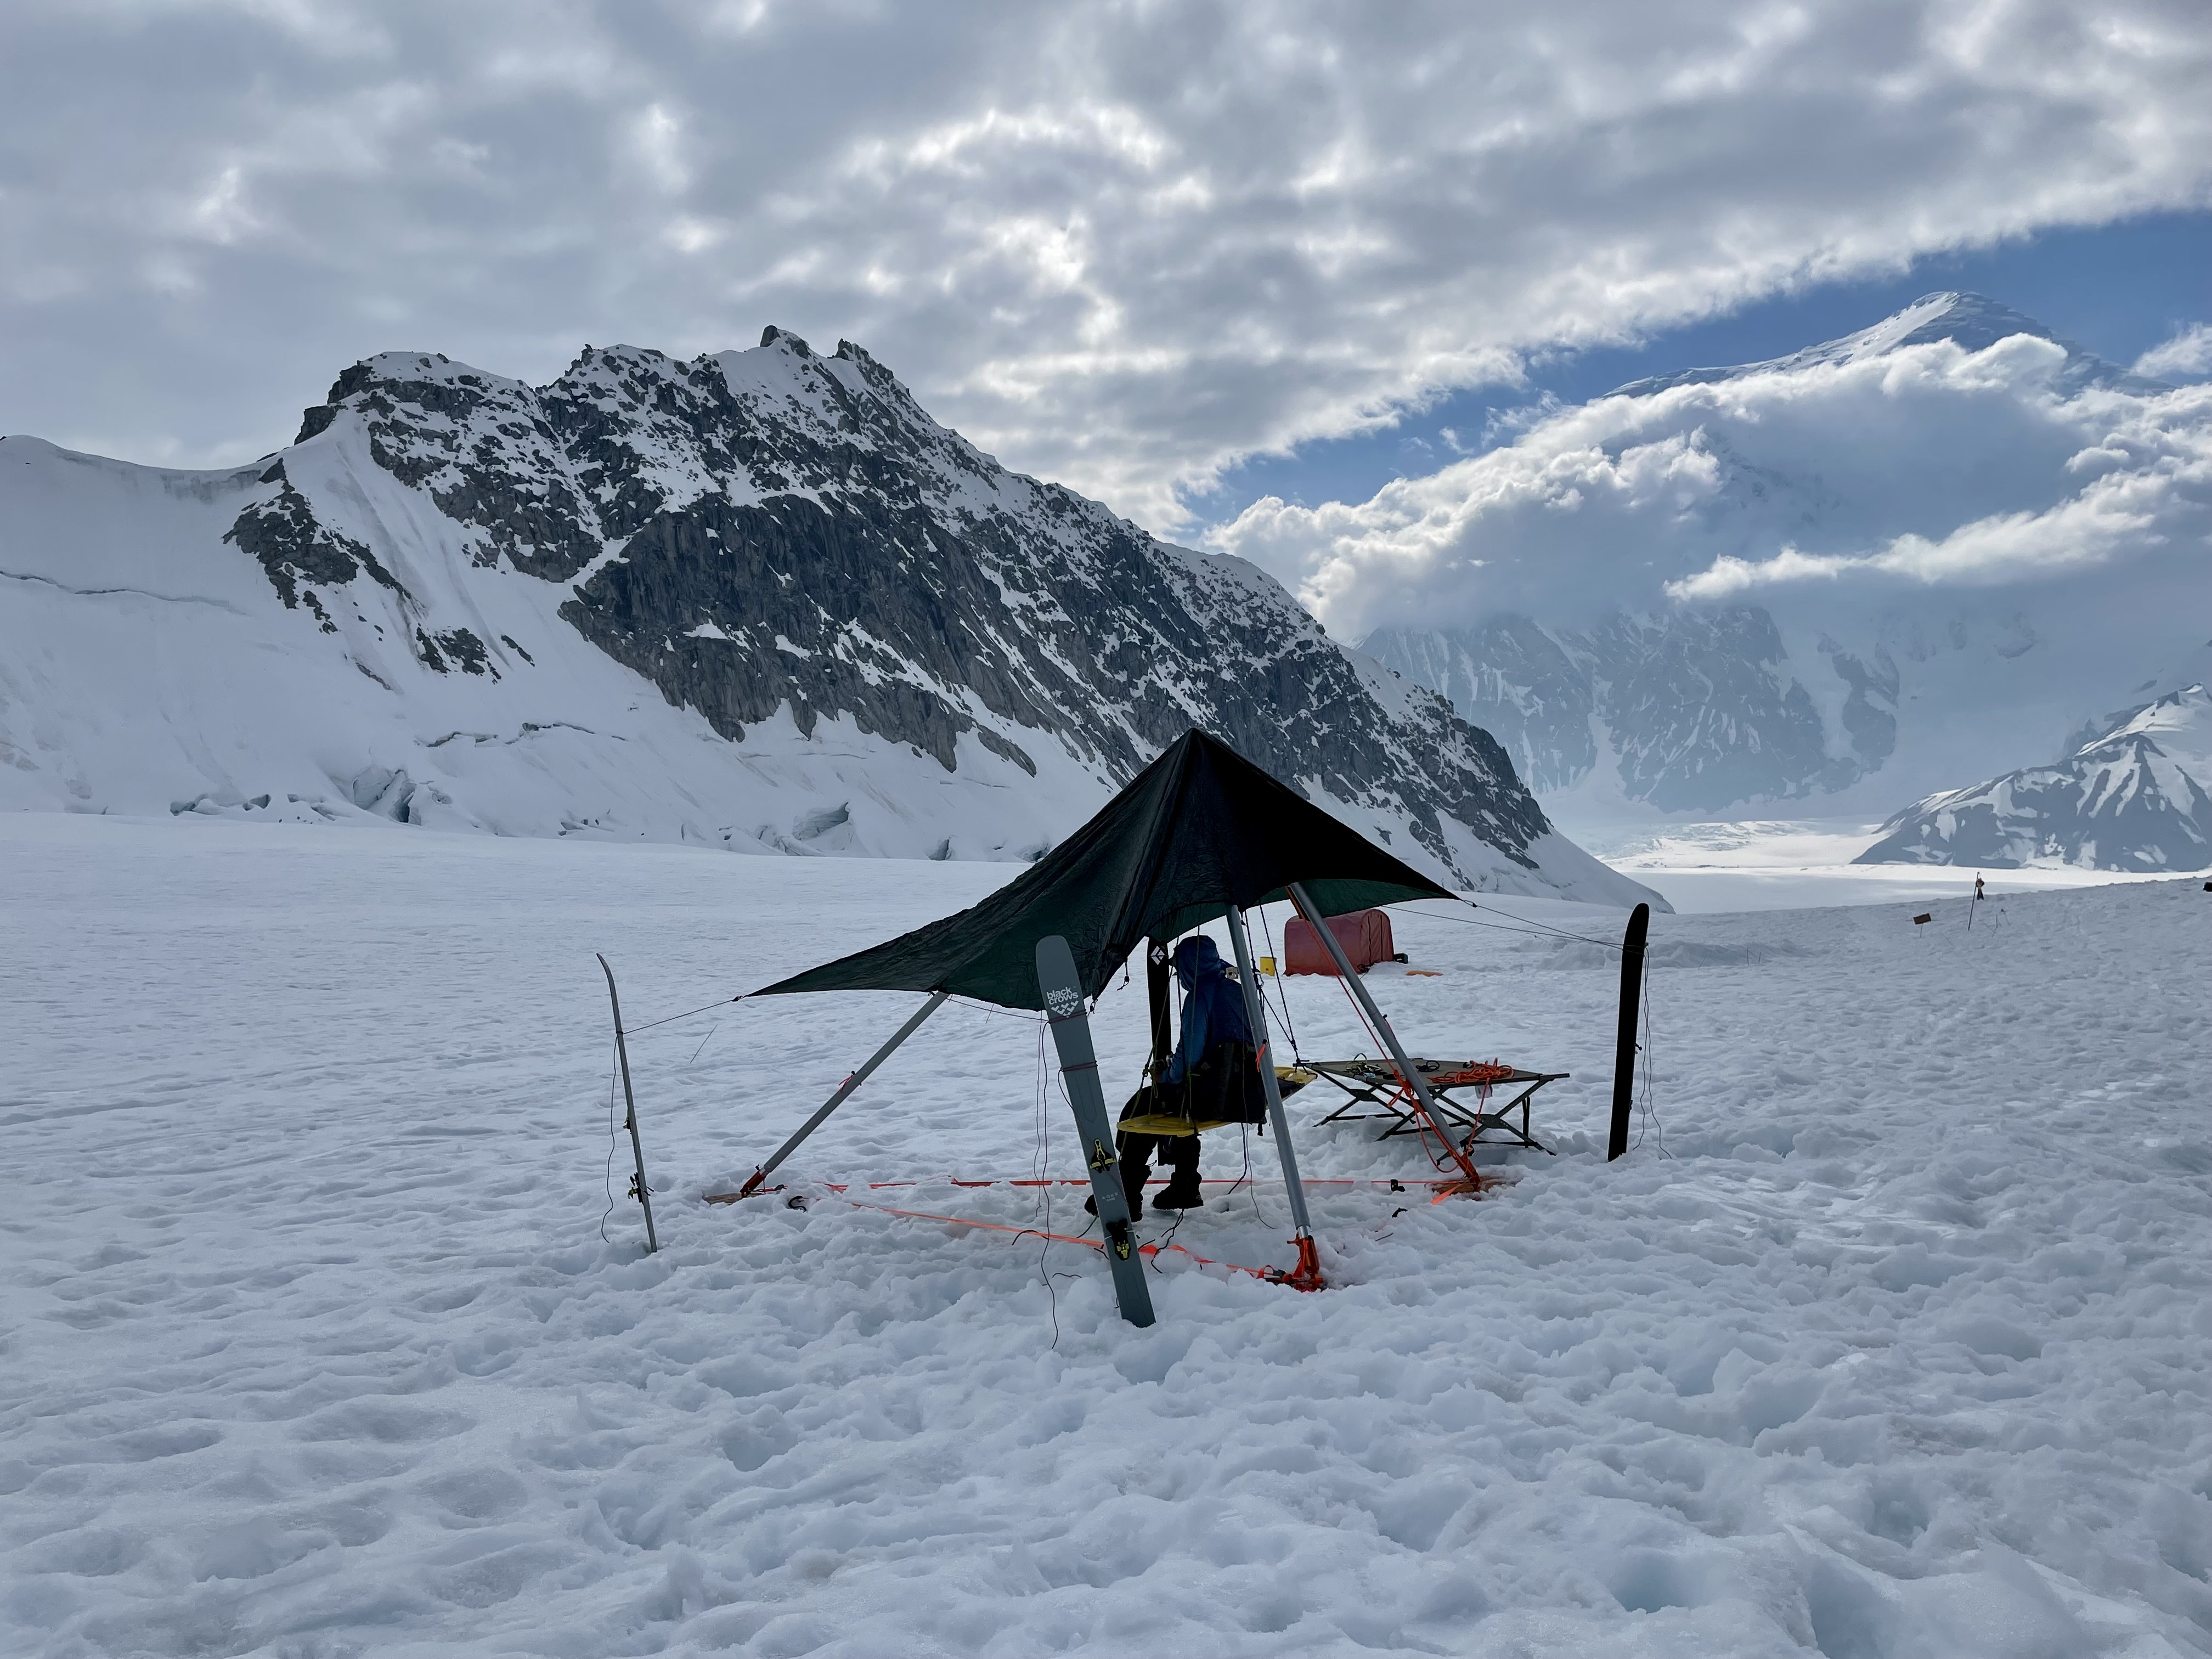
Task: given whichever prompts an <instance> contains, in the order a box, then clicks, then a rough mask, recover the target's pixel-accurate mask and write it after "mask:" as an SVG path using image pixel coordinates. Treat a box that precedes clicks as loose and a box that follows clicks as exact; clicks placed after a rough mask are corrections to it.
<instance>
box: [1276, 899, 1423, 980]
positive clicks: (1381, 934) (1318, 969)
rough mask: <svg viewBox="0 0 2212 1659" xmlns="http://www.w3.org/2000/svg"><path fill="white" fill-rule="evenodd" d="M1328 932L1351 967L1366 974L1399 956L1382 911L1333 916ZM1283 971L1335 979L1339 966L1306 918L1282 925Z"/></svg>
mask: <svg viewBox="0 0 2212 1659" xmlns="http://www.w3.org/2000/svg"><path fill="white" fill-rule="evenodd" d="M1328 931H1329V932H1330V933H1334V934H1335V935H1336V942H1337V944H1338V945H1341V946H1342V947H1343V950H1344V954H1345V955H1346V957H1350V958H1351V960H1352V967H1353V968H1355V969H1358V971H1359V972H1361V973H1363V974H1364V973H1365V972H1366V971H1367V970H1368V969H1370V968H1372V967H1373V966H1374V965H1375V964H1376V963H1378V962H1388V961H1389V960H1390V959H1391V958H1392V957H1395V956H1396V955H1397V954H1398V947H1397V946H1396V945H1395V944H1393V943H1392V942H1391V939H1390V918H1389V916H1387V915H1384V914H1383V912H1382V911H1380V910H1354V911H1352V913H1351V914H1350V915H1342V916H1331V917H1329V919H1328ZM1283 971H1284V972H1285V973H1286V974H1328V975H1330V976H1331V977H1334V975H1335V974H1336V963H1334V962H1333V961H1331V960H1330V959H1329V954H1328V946H1327V945H1323V944H1322V942H1321V938H1320V936H1319V935H1318V934H1316V933H1315V932H1314V930H1313V929H1312V927H1310V926H1309V925H1308V924H1307V922H1306V919H1305V918H1304V916H1293V917H1291V920H1290V921H1287V922H1285V924H1284V925H1283Z"/></svg>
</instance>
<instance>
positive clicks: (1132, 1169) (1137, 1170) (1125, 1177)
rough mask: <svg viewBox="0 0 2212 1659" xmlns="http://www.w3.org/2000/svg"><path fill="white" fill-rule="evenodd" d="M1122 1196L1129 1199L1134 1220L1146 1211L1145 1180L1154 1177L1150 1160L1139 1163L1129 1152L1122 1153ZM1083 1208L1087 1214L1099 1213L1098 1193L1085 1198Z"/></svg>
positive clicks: (1130, 1217) (1130, 1212)
mask: <svg viewBox="0 0 2212 1659" xmlns="http://www.w3.org/2000/svg"><path fill="white" fill-rule="evenodd" d="M1150 1179H1152V1164H1150V1163H1149V1162H1146V1163H1143V1164H1139V1163H1138V1162H1137V1161H1136V1160H1135V1159H1134V1158H1131V1157H1130V1156H1129V1154H1128V1153H1127V1152H1123V1153H1122V1154H1121V1196H1122V1197H1123V1198H1125V1199H1127V1200H1128V1203H1129V1219H1130V1220H1132V1221H1134V1220H1135V1219H1136V1218H1138V1217H1139V1216H1140V1215H1142V1214H1144V1212H1145V1182H1147V1181H1149V1180H1150ZM1083 1210H1084V1213H1085V1214H1086V1215H1097V1213H1098V1199H1097V1194H1092V1195H1091V1197H1089V1198H1086V1199H1085V1200H1083Z"/></svg>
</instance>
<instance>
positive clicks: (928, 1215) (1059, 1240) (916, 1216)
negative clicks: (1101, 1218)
mask: <svg viewBox="0 0 2212 1659" xmlns="http://www.w3.org/2000/svg"><path fill="white" fill-rule="evenodd" d="M1084 1184H1085V1185H1086V1186H1088V1185H1089V1184H1090V1183H1089V1182H1085V1183H1084ZM845 1201H846V1202H847V1203H848V1204H850V1205H852V1206H854V1208H855V1209H861V1210H874V1211H877V1212H879V1213H881V1214H884V1215H896V1216H903V1217H905V1218H907V1219H908V1221H942V1222H944V1223H945V1224H946V1225H950V1226H954V1227H981V1228H982V1229H983V1230H984V1231H987V1232H994V1233H1012V1234H1013V1235H1014V1236H1015V1237H1017V1238H1048V1239H1050V1240H1051V1241H1052V1242H1053V1243H1055V1244H1081V1245H1084V1246H1085V1247H1086V1248H1087V1249H1093V1250H1097V1251H1099V1252H1100V1253H1101V1254H1103V1253H1104V1251H1105V1249H1106V1244H1105V1241H1104V1240H1103V1239H1097V1238H1083V1237H1078V1236H1077V1235H1075V1234H1073V1233H1048V1232H1047V1231H1044V1230H1043V1229H1042V1227H1011V1226H1008V1225H1006V1224H1005V1223H1004V1222H999V1221H971V1220H970V1219H969V1218H967V1217H966V1216H963V1215H935V1214H933V1213H932V1212H929V1211H927V1210H894V1209H892V1208H891V1207H890V1206H889V1205H885V1204H863V1203H861V1202H860V1200H859V1199H857V1198H848V1199H847V1200H845ZM1299 1244H1300V1249H1299V1250H1298V1265H1297V1267H1296V1268H1294V1269H1293V1270H1292V1271H1291V1272H1290V1273H1273V1272H1270V1271H1269V1270H1268V1269H1267V1268H1264V1267H1243V1266H1240V1265H1239V1264H1238V1263H1237V1262H1234V1261H1213V1260H1212V1259H1210V1258H1209V1257H1206V1256H1202V1255H1199V1253H1198V1252H1197V1251H1195V1250H1187V1249H1183V1247H1182V1245H1180V1244H1139V1246H1138V1247H1137V1254H1138V1255H1158V1254H1159V1253H1160V1252H1161V1251H1162V1250H1173V1251H1174V1252H1175V1253H1176V1255H1184V1256H1188V1257H1189V1258H1190V1259H1191V1260H1192V1261H1195V1262H1197V1263H1198V1265H1199V1266H1200V1267H1225V1268H1227V1269H1228V1270H1229V1271H1230V1272H1231V1273H1249V1274H1251V1275H1252V1277H1253V1278H1255V1279H1266V1280H1267V1282H1268V1283H1270V1284H1273V1285H1297V1278H1298V1275H1299V1274H1300V1273H1303V1272H1304V1268H1305V1265H1306V1262H1305V1258H1306V1256H1307V1255H1308V1254H1309V1248H1308V1247H1309V1246H1310V1240H1304V1239H1301V1240H1300V1241H1299ZM1316 1271H1318V1264H1316ZM1306 1288H1308V1287H1307V1286H1305V1285H1297V1289H1300V1290H1304V1289H1306Z"/></svg>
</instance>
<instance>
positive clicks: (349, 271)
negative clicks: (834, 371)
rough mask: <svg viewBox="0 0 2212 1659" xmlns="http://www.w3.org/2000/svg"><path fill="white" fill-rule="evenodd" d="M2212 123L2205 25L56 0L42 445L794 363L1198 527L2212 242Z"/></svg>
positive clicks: (1870, 11)
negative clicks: (2095, 269)
mask: <svg viewBox="0 0 2212 1659" xmlns="http://www.w3.org/2000/svg"><path fill="white" fill-rule="evenodd" d="M2208 81H2212V28H2208V26H2207V24H2206V21H2205V16H2204V13H2203V8H2202V6H2201V5H2200V4H2199V3H2197V0H2106V3H2100V4H2098V5H2095V6H2093V7H2092V6H2087V5H2079V4H2059V3H2045V0H1973V3H1966V0H1918V3H1909V0H1831V3H1825V4H1794V5H1786V4H1778V3H1773V0H1733V3H1723V4H1718V5H1716V4H1712V3H1709V0H1697V3H1691V0H1648V3H1636V4H1627V3H1620V4H1611V5H1584V6H1579V7H1557V6H1553V7H1541V8H1533V9H1532V8H1529V7H1527V6H1524V5H1519V4H1507V3H1504V0H1486V3H1475V4H1468V3H1464V0H1437V3H1431V4H1407V5H1401V6H1393V7H1388V8H1374V7H1353V8H1348V9H1347V8H1343V7H1338V6H1324V5H1321V4H1318V3H1314V4H1303V5H1302V4H1295V3H1294V4H1287V5H1281V6H1268V7H1252V6H1232V5H1225V4H1213V5H1195V4H1177V3H1163V4H1151V5H1143V6H1132V5H1127V4H1114V3H1069V4H1065V5H1058V6H1049V7H1040V6H1030V5H1018V4H1012V3H995V4H994V3H974V4H967V5H963V6H959V7H951V6H921V7H908V8H897V9H891V8H879V7H877V6H874V5H870V4H863V3H858V0H847V3H833V0H806V3H804V4H799V3H791V4H785V3H778V0H727V3H690V4H685V3H675V0H670V3H664V4H657V5H647V4H632V3H627V0H624V3H615V0H607V3H604V4H598V5H594V4H589V3H569V4H565V5H549V4H545V3H540V0H527V3H525V0H505V3H501V0H483V3H477V4H471V5H467V6H453V5H447V4H438V3H431V0H376V3H370V0H327V3H319V0H234V3H215V0H204V3H191V0H162V3H155V0H47V3H43V4H42V3H36V0H32V3H19V4H15V5H13V6H10V7H9V8H8V9H6V12H5V15H4V19H0V112H4V113H0V144H4V146H5V151H6V168H5V177H6V180H7V184H6V187H5V188H4V190H0V429H13V430H27V431H34V432H39V433H42V434H44V435H47V436H51V437H53V438H56V439H58V440H59V441H64V442H67V443H72V444H76V445H80V446H82V447H92V448H96V449H101V450H105V451H108V452H111V453H123V454H126V455H130V456H132V457H135V458H139V459H172V460H174V461H176V462H179V463H185V464H189V463H193V462H212V461H216V460H228V459H237V458H239V457H240V456H242V455H250V454H251V453H255V452H257V451H258V450H260V449H263V448H266V447H270V446H271V445H274V444H276V443H277V442H279V441H283V439H285V438H287V437H289V435H290V426H291V422H292V419H293V417H294V414H295V410H297V408H298V407H299V406H300V405H301V404H304V403H306V402H308V401H311V400H313V399H314V398H319V396H320V394H321V392H322V390H323V388H324V386H325V385H326V384H327V382H328V380H329V379H330V377H331V374H333V373H334V372H335V370H336V369H337V368H340V367H342V366H343V364H345V363H346V362H349V361H351V360H353V359H354V358H356V357H358V356H362V355H365V354H366V353H368V352H369V351H372V350H375V349H386V348H394V347H416V348H427V349H438V350H443V351H446V352H448V353H450V354H452V355H453V356H457V357H462V358H465V359H466V360H469V361H471V362H477V363H478V364H480V365H481V366H483V367H484V368H489V369H494V370H497V371H501V372H503V373H507V374H520V375H525V376H529V377H532V378H536V379H540V380H542V379H544V378H548V377H550V375H551V374H554V373H555V372H556V371H557V369H558V368H560V367H561V366H562V364H563V363H564V362H566V361H567V360H568V357H569V356H570V355H571V354H572V353H573V351H574V349H575V348H576V347H577V346H578V345H580V344H581V343H583V342H585V341H586V340H589V341H592V342H595V343H611V342H613V341H616V340H628V341H631V342H635V343H646V344H653V345H658V346H660V347H663V348H665V349H671V350H676V351H680V352H691V351H696V350H700V349H709V348H719V347H724V346H728V345H732V344H745V343H750V341H751V340H752V339H753V338H754V337H757V331H758V330H759V328H760V326H761V325H762V324H763V323H765V322H770V321H773V322H776V323H780V324H783V325H787V326H791V327H793V328H796V329H797V330H799V331H801V332H803V333H807V334H810V335H816V336H819V337H823V339H824V343H827V341H828V340H829V339H834V338H835V337H837V336H840V335H843V336H848V337H853V338H855V339H859V340H861V341H863V342H865V343H866V344H867V345H868V346H869V347H870V348H871V349H872V350H873V351H874V352H876V353H877V355H878V356H880V357H881V358H882V359H883V360H884V361H885V362H888V363H890V364H891V365H892V366H893V367H894V368H896V369H897V370H898V371H899V372H900V373H901V374H903V375H904V376H905V377H906V378H908V380H910V381H911V382H912V383H913V384H914V385H915V387H916V388H917V390H918V391H919V392H921V395H922V397H923V398H924V399H925V401H926V402H927V404H929V406H930V407H931V408H932V409H933V410H935V411H936V412H938V413H939V415H940V416H943V417H944V418H946V419H948V420H950V421H951V422H955V423H957V424H958V425H959V426H961V427H962V428H963V429H965V430H967V431H968V432H969V433H970V434H971V435H974V436H975V437H976V438H977V439H978V440H979V441H981V442H983V443H984V444H985V445H986V446H987V447H993V448H995V449H996V450H997V451H999V452H1000V453H1001V454H1002V455H1003V456H1004V457H1005V458H1006V459H1007V460H1008V461H1009V462H1011V463H1012V464H1014V465H1018V466H1021V467H1023V468H1025V469H1028V470H1032V471H1040V472H1043V473H1047V474H1050V475H1053V476H1056V477H1062V478H1065V479H1066V480H1067V481H1068V482H1070V483H1073V484H1075V485H1077V486H1078V487H1079V488H1081V489H1086V490H1089V491H1091V492H1093V493H1096V494H1098V495H1103V497H1105V498H1106V499H1108V500H1109V501H1111V502H1113V503H1114V504H1115V505H1116V506H1117V507H1121V508H1122V509H1123V510H1125V511H1129V512H1132V513H1136V514H1138V515H1139V516H1141V517H1143V518H1144V519H1146V520H1147V521H1149V522H1151V523H1152V524H1153V525H1155V526H1161V527H1171V526H1173V525H1174V524H1175V523H1176V522H1177V521H1178V520H1180V519H1181V518H1182V509H1183V503H1184V502H1185V501H1187V500H1188V496H1187V495H1179V493H1178V490H1179V488H1180V489H1184V490H1187V489H1188V487H1190V486H1193V485H1196V484H1202V483H1204V481H1205V480H1206V479H1207V478H1208V477H1210V476H1212V473H1213V472H1214V471H1216V470H1217V469H1218V467H1219V466H1221V465H1223V464H1224V463H1225V462H1226V461H1228V460H1230V459H1233V458H1234V457H1236V456H1237V455H1238V454H1240V453H1249V452H1251V451H1254V450H1255V449H1264V448H1268V447H1279V446H1283V445H1287V444H1291V443H1293V442H1295V441H1298V440H1301V439H1304V438H1309V437H1312V436H1315V435H1323V434H1334V433H1341V432H1345V431H1346V430H1350V429H1354V428H1358V426H1359V425H1360V424H1361V423H1362V422H1370V421H1372V420H1374V419H1376V418H1377V417H1378V416H1382V415H1383V414H1385V413H1386V412H1387V411H1388V410H1389V408H1390V407H1391V405H1392V404H1394V402H1396V401H1400V400H1406V399H1418V398H1421V397H1422V396H1424V395H1425V394H1427V393H1430V392H1433V391H1435V390H1436V389H1437V388H1440V387H1445V386H1456V385H1463V384H1469V383H1475V382H1479V381H1480V380H1484V379H1486V378H1492V379H1496V378H1504V379H1508V380H1510V378H1511V377H1512V375H1513V374H1515V372H1516V362H1517V354H1519V353H1521V352H1522V351H1523V350H1524V349H1528V348H1531V347H1541V346H1545V345H1553V344H1558V343H1589V342H1594V341H1597V340H1602V339H1612V338H1620V337H1624V336H1626V335H1627V334H1629V333H1632V331H1638V330H1642V329H1648V328H1652V327H1656V326H1661V325H1666V324H1668V323H1670V322H1674V321H1679V320H1681V319H1686V318H1690V317H1692V316H1696V315H1699V314H1704V313H1711V311H1713V310H1715V309H1716V308H1718V307H1726V306H1728V305H1729V304H1731V303H1733V302H1735V301H1738V300H1740V299H1741V298H1743V297H1745V296H1747V295H1754V294H1759V293H1762V292H1767V291H1771V290H1772V289H1775V288H1777V287H1778V286H1783V285H1787V284H1790V283H1796V282H1802V281H1804V280H1808V279H1811V278H1817V277H1821V276H1832V275H1838V274H1842V273H1844V272H1849V271H1861V270H1879V269H1894V268H1896V267H1898V266H1899V265H1900V264H1902V263H1903V262H1905V261H1906V260H1908V259H1910V258H1911V257H1912V256H1913V255H1915V254H1916V253H1919V252H1924V251H1926V250H1929V249H1930V248H1933V247H1937V246H1951V245H1956V244H1959V243H1962V242H1972V241H1977V240H1987V239H1990V238H1996V237H2001V236H2004V235H2008V234H2016V233H2020V232H2022V231H2026V230H2029V229H2032V228H2036V227H2039V226H2045V225H2051V224H2057V223H2062V222H2100V221H2102V220H2105V219H2107V218H2110V217H2112V216H2118V215H2121V214H2124V213H2128V212H2131V211H2136V210H2142V209H2146V208H2151V207H2156V206H2191V205H2198V204H2203V203H2204V202H2205V201H2206V200H2208V199H2212V197H2208V184H2209V181H2212V100H2206V99H2205V98H2204V97H2203V88H2204V87H2205V85H2206V84H2207V83H2208ZM2022 418H2023V419H2027V417H2025V416H2023V417H2022ZM2028 423H2029V424H2030V425H2031V426H2032V425H2033V422H2032V421H2030V422H2028ZM1678 448H1679V449H1680V453H1679V454H1674V453H1671V452H1668V453H1662V452H1660V451H1653V452H1651V453H1650V454H1649V455H1647V456H1645V457H1644V459H1643V460H1642V461H1641V462H1640V463H1639V465H1644V466H1648V467H1652V468H1659V469H1662V470H1666V469H1670V468H1671V469H1674V471H1678V472H1679V473H1680V486H1679V487H1680V488H1681V489H1686V490H1688V491H1690V492H1691V493H1692V495H1694V493H1695V491H1696V489H1697V488H1698V484H1697V477H1698V471H1699V467H1700V466H1701V465H1703V463H1702V462H1700V461H1699V459H1698V458H1697V457H1696V456H1695V455H1694V454H1693V453H1691V452H1690V450H1689V449H1688V448H1687V447H1678ZM1563 464H1569V465H1571V463H1563ZM1646 483H1647V484H1648V485H1649V487H1657V486H1656V484H1654V483H1650V481H1646ZM1644 487H1646V485H1638V488H1644ZM1593 488H1594V489H1600V490H1601V491H1602V488H1603V486H1601V485H1597V484H1594V485H1593ZM1242 534H1243V538H1245V539H1248V540H1249V538H1250V529H1249V526H1247V528H1246V531H1245V532H1242ZM1761 556H1764V555H1763V554H1762V555H1761ZM1678 574H1680V573H1678Z"/></svg>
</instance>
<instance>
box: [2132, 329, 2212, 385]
mask: <svg viewBox="0 0 2212 1659" xmlns="http://www.w3.org/2000/svg"><path fill="white" fill-rule="evenodd" d="M2136 374H2148V375H2149V376H2150V377H2151V378H2152V379H2153V380H2204V379H2206V378H2208V377H2212V323H2191V325H2189V326H2188V327H2187V328H2185V329H2183V330H2181V331H2179V333H2177V334H2175V335H2174V337H2172V339H2170V340H2162V341H2160V343H2158V344H2156V345H2154V346H2153V347H2152V348H2151V349H2149V350H2148V351H2146V352H2144V353H2143V355H2142V356H2140V357H2138V358H2136Z"/></svg>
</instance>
